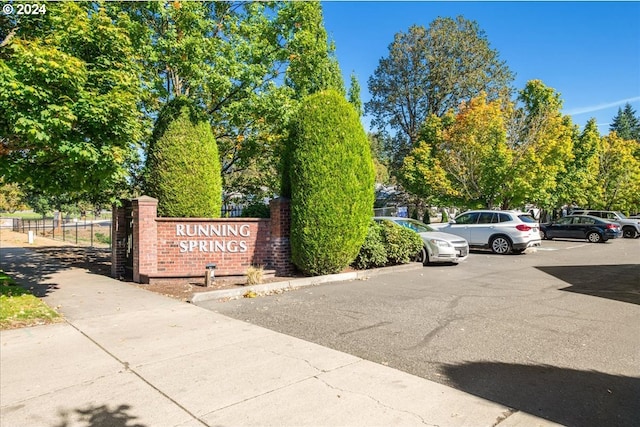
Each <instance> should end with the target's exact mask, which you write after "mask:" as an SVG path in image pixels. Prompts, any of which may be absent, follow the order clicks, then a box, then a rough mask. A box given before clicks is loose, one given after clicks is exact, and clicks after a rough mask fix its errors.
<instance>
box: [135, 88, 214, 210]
mask: <svg viewBox="0 0 640 427" xmlns="http://www.w3.org/2000/svg"><path fill="white" fill-rule="evenodd" d="M145 192H146V194H148V195H149V196H152V197H155V198H156V199H158V215H159V216H164V217H180V218H217V217H219V216H220V208H221V206H222V177H221V175H220V159H219V158H218V146H217V144H216V141H215V138H214V136H213V133H212V132H211V127H210V126H209V123H208V122H207V120H206V117H205V116H204V114H203V113H202V112H201V110H200V109H199V108H198V107H197V106H195V105H193V103H192V102H191V101H190V100H188V99H187V98H185V97H178V98H175V99H173V100H172V101H170V102H169V103H167V105H166V106H165V107H164V108H163V109H162V111H161V112H160V114H159V116H158V120H157V121H156V124H155V127H154V131H153V135H152V139H151V144H150V146H149V153H148V157H147V164H146V170H145Z"/></svg>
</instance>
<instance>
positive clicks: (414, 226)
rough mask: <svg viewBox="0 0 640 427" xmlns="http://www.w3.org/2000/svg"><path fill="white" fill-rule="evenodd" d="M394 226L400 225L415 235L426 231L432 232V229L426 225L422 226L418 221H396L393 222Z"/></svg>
mask: <svg viewBox="0 0 640 427" xmlns="http://www.w3.org/2000/svg"><path fill="white" fill-rule="evenodd" d="M394 222H395V223H396V224H398V225H401V226H403V227H405V228H409V229H411V230H413V231H415V232H416V233H424V232H426V231H433V228H431V227H429V226H428V225H426V224H423V223H421V222H419V221H416V220H412V219H398V220H395V221H394Z"/></svg>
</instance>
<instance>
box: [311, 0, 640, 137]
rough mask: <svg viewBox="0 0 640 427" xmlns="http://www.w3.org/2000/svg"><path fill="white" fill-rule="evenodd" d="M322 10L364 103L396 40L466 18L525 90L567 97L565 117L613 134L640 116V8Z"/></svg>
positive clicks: (391, 5)
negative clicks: (624, 114) (545, 89)
mask: <svg viewBox="0 0 640 427" xmlns="http://www.w3.org/2000/svg"><path fill="white" fill-rule="evenodd" d="M322 7H323V13H324V21H325V28H326V30H327V33H328V35H329V38H330V39H332V40H333V41H334V42H335V44H336V56H337V58H338V61H339V63H340V67H341V69H342V72H343V74H344V78H345V82H346V83H347V85H348V82H349V76H350V75H351V73H352V72H354V73H355V75H356V76H357V77H358V80H359V82H360V86H361V88H362V92H361V97H362V100H363V102H366V101H368V100H369V98H370V95H369V91H368V88H367V81H368V79H369V77H370V76H371V75H372V74H373V72H374V70H375V69H376V67H377V66H378V63H379V60H380V59H381V58H383V57H386V56H388V53H389V50H388V47H389V44H390V43H391V42H392V41H393V37H394V35H395V34H396V33H398V32H407V30H408V28H409V27H410V26H411V25H414V24H416V25H422V26H424V27H428V26H429V24H430V23H431V22H432V21H433V20H434V19H436V18H437V17H438V16H441V17H456V16H458V15H462V16H463V17H465V18H466V19H468V20H472V21H476V22H477V23H478V25H479V27H480V28H481V29H482V30H483V31H484V32H485V35H486V38H487V40H488V41H489V43H490V46H491V48H492V49H494V50H496V51H497V52H498V53H499V57H500V59H501V60H503V61H505V62H506V64H507V66H508V67H509V68H510V69H511V71H513V72H514V73H515V74H516V79H515V82H514V86H515V87H516V88H517V89H522V88H523V87H524V85H525V84H526V82H527V81H529V80H533V79H538V80H542V82H543V83H544V84H545V85H547V86H549V87H552V88H553V89H555V90H556V91H557V92H559V93H560V95H561V98H562V99H563V101H564V104H563V105H564V109H563V112H564V113H565V114H568V115H571V116H572V118H573V121H574V123H576V124H578V125H579V126H580V128H581V129H582V128H583V126H584V125H585V123H586V122H587V121H588V120H589V119H590V118H595V119H596V121H597V123H598V125H599V129H600V132H601V133H602V134H607V133H608V132H609V124H610V122H611V120H612V119H613V117H615V115H616V114H617V112H618V109H619V108H620V107H624V104H625V103H626V102H629V103H630V104H631V106H632V107H633V108H634V110H635V111H636V113H637V114H640V25H639V22H640V2H595V1H594V2H577V1H576V2H506V1H497V2H488V1H479V2H462V1H449V2H427V1H406V2H396V1H323V2H322ZM364 122H365V124H366V125H367V126H368V122H369V120H368V119H367V118H365V119H364Z"/></svg>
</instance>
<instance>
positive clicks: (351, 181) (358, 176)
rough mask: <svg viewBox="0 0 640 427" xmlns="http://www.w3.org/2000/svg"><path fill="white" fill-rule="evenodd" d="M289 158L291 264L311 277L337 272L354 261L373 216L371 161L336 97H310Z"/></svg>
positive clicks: (355, 121) (353, 120) (349, 110)
mask: <svg viewBox="0 0 640 427" xmlns="http://www.w3.org/2000/svg"><path fill="white" fill-rule="evenodd" d="M288 156H289V162H288V163H289V169H288V177H289V184H290V190H291V254H292V260H293V263H294V264H295V265H296V266H297V267H298V268H299V269H300V270H302V271H303V272H305V273H307V274H312V275H316V274H327V273H335V272H339V271H341V270H342V269H343V268H345V267H347V266H348V265H349V264H350V263H351V262H352V261H353V260H354V259H355V257H356V256H357V255H358V251H359V249H360V247H361V246H362V243H363V242H364V239H365V237H366V235H367V231H368V225H369V222H370V220H371V216H372V214H373V202H374V169H373V161H372V158H371V151H370V147H369V141H368V140H367V136H366V134H365V131H364V129H363V127H362V124H361V123H360V117H359V115H358V113H357V112H356V111H355V109H354V108H353V106H352V105H351V104H349V103H348V102H347V100H346V99H345V98H344V97H343V96H342V95H340V94H339V93H338V92H336V91H333V90H328V91H323V92H318V93H316V94H313V95H311V96H308V97H307V98H305V99H304V100H303V102H302V104H301V106H300V110H299V111H298V113H297V116H296V118H295V119H294V121H293V124H292V128H291V132H290V139H289V152H288ZM286 172H287V171H285V173H286Z"/></svg>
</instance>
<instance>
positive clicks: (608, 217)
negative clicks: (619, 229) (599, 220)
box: [603, 212, 618, 220]
mask: <svg viewBox="0 0 640 427" xmlns="http://www.w3.org/2000/svg"><path fill="white" fill-rule="evenodd" d="M603 218H606V219H609V220H612V219H614V220H615V219H618V217H617V216H616V214H614V213H613V212H607V214H606V215H604V216H603Z"/></svg>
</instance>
